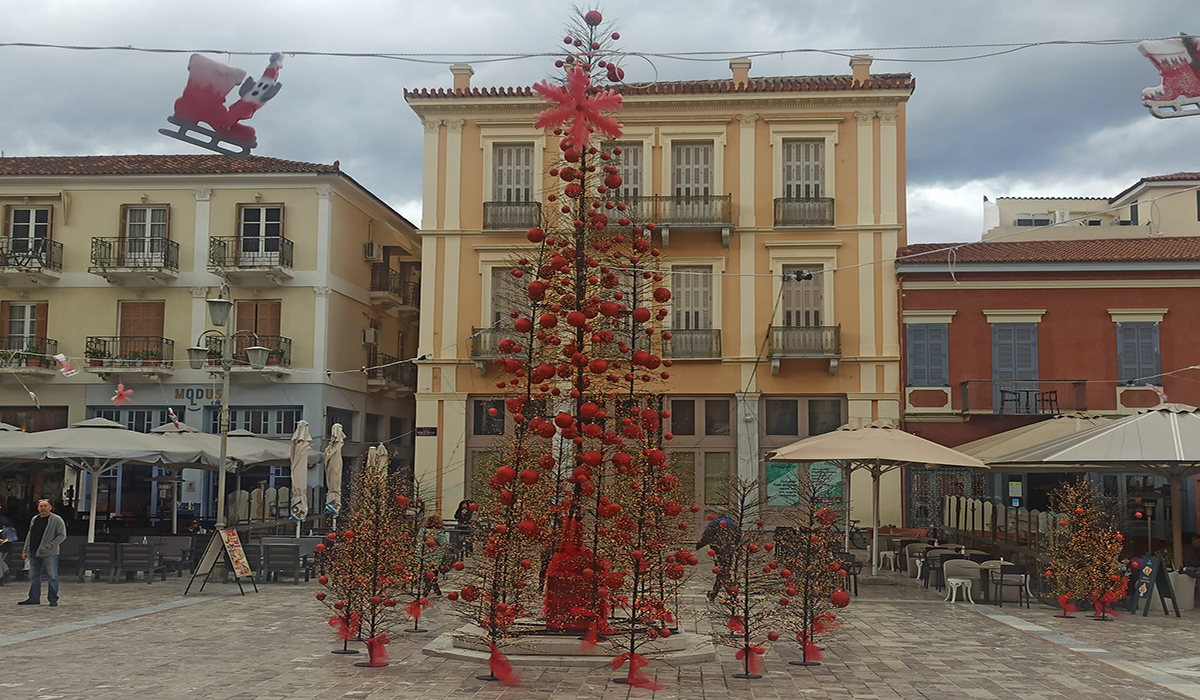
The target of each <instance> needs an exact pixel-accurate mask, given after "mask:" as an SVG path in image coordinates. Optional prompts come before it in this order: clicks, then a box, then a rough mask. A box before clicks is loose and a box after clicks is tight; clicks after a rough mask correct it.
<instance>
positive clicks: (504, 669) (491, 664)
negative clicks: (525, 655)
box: [487, 639, 521, 687]
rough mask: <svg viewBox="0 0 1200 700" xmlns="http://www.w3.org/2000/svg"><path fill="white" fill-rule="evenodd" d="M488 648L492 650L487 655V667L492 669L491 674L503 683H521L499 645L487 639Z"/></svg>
mask: <svg viewBox="0 0 1200 700" xmlns="http://www.w3.org/2000/svg"><path fill="white" fill-rule="evenodd" d="M487 645H488V648H489V649H491V650H492V653H491V655H490V656H488V668H490V669H491V670H492V675H493V676H495V677H496V679H497V680H499V681H500V682H501V683H503V684H504V685H507V686H510V687H516V686H518V685H520V684H521V679H520V678H517V674H516V673H513V667H512V664H511V663H509V661H508V657H507V656H505V655H504V652H502V651H500V647H498V646H496V643H495V642H493V641H491V640H490V639H489V640H488V643H487Z"/></svg>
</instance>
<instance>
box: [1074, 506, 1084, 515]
mask: <svg viewBox="0 0 1200 700" xmlns="http://www.w3.org/2000/svg"><path fill="white" fill-rule="evenodd" d="M1075 515H1083V509H1082V508H1076V509H1075Z"/></svg>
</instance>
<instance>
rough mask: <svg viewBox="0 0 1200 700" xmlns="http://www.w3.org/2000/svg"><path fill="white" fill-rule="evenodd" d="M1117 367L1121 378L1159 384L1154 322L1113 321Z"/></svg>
mask: <svg viewBox="0 0 1200 700" xmlns="http://www.w3.org/2000/svg"><path fill="white" fill-rule="evenodd" d="M1117 371H1118V375H1117V379H1118V380H1120V381H1122V382H1129V383H1133V382H1134V381H1135V380H1136V381H1137V383H1139V384H1159V385H1161V384H1162V377H1159V376H1157V375H1158V373H1159V372H1160V371H1161V370H1160V369H1159V346H1158V324H1157V323H1152V322H1149V323H1118V324H1117Z"/></svg>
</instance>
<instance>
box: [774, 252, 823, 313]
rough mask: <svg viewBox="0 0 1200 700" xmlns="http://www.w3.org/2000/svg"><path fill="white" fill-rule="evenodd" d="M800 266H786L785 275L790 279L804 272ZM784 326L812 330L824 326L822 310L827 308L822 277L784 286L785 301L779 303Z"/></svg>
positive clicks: (817, 276) (816, 276)
mask: <svg viewBox="0 0 1200 700" xmlns="http://www.w3.org/2000/svg"><path fill="white" fill-rule="evenodd" d="M803 270H804V268H803V267H801V266H799V265H784V267H783V274H784V276H785V277H789V279H792V278H794V276H795V275H796V273H798V272H802V271H803ZM779 306H780V312H781V313H782V316H783V317H782V319H781V321H782V322H783V324H782V325H784V326H787V327H788V328H811V327H814V326H820V325H823V324H822V321H823V320H824V319H822V317H821V316H822V310H823V309H824V308H825V285H824V283H823V281H822V279H821V276H820V275H813V277H812V279H808V280H796V281H793V282H786V283H785V284H784V285H783V300H782V301H780V302H779Z"/></svg>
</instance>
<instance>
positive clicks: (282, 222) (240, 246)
mask: <svg viewBox="0 0 1200 700" xmlns="http://www.w3.org/2000/svg"><path fill="white" fill-rule="evenodd" d="M251 209H257V210H259V211H260V212H262V217H263V218H261V219H260V220H259V221H257V222H247V221H246V212H247V211H250V210H251ZM268 209H278V210H279V222H278V223H279V235H278V236H268V235H267V234H266V227H267V224H273V223H276V222H274V221H267V220H266V218H265V216H266V211H267V210H268ZM284 210H285V207H284V206H283V204H282V203H278V204H270V203H258V202H255V203H253V204H248V203H239V204H238V205H237V229H236V231H237V253H238V256H239V258H240V257H241V256H243V255H275V256H276V257H278V256H279V255H281V254H282V248H283V243H282V240H283V239H284V238H287V217H286V213H285V211H284ZM247 224H257V225H258V228H259V235H257V236H250V237H247V236H246V235H245V232H246V226H247ZM270 238H274V239H275V250H267V249H266V247H267V246H265V245H263V244H264V243H266V242H267V239H270ZM250 240H254V241H257V242H258V246H257V247H258V250H246V243H247V242H248V241H250Z"/></svg>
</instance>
